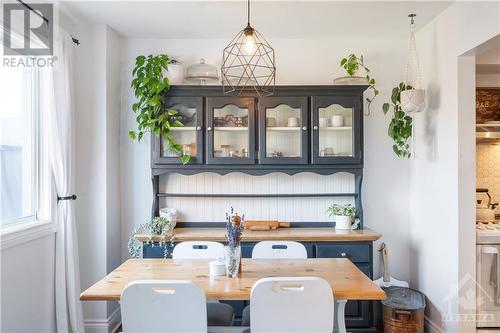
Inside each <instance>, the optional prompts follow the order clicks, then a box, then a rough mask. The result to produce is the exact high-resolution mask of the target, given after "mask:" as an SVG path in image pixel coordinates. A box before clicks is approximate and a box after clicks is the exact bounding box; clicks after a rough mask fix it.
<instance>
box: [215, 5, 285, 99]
mask: <svg viewBox="0 0 500 333" xmlns="http://www.w3.org/2000/svg"><path fill="white" fill-rule="evenodd" d="M247 16H248V22H247V26H246V27H245V28H244V29H243V30H241V31H240V32H238V34H237V35H236V36H235V37H234V38H233V39H232V40H231V42H230V43H229V44H228V45H227V46H226V47H225V48H224V51H223V55H222V66H221V73H222V90H223V92H224V94H240V93H241V92H242V91H244V90H246V91H248V90H254V91H255V92H256V93H257V94H258V95H259V96H261V95H263V96H269V95H272V94H273V93H274V85H275V82H276V66H275V59H274V49H273V48H272V47H271V45H269V43H268V42H267V41H266V40H265V38H264V37H263V36H262V35H261V34H260V33H259V32H258V31H257V30H255V29H254V28H252V26H251V25H250V0H247Z"/></svg>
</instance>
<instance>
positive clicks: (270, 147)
mask: <svg viewBox="0 0 500 333" xmlns="http://www.w3.org/2000/svg"><path fill="white" fill-rule="evenodd" d="M301 124H302V119H301V110H300V109H299V108H292V107H290V106H288V105H285V104H280V105H278V106H277V107H274V108H266V157H275V158H279V157H301V151H302V142H301V141H302V140H301V137H302V135H301V134H302V132H301V131H302V127H301Z"/></svg>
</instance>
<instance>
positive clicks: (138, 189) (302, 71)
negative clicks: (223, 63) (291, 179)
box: [120, 38, 410, 279]
mask: <svg viewBox="0 0 500 333" xmlns="http://www.w3.org/2000/svg"><path fill="white" fill-rule="evenodd" d="M227 42H228V40H220V39H204V40H198V39H191V40H158V39H127V40H125V41H124V46H123V64H124V66H123V69H122V71H123V73H122V82H121V85H122V87H123V92H122V98H123V99H122V109H121V110H122V112H121V117H122V118H121V133H120V137H121V149H122V155H121V167H122V173H121V177H122V181H121V186H122V187H121V193H122V198H121V200H122V257H123V259H125V258H128V252H127V249H126V239H127V237H128V235H129V234H130V232H131V231H132V229H133V227H134V226H136V225H138V224H139V223H143V222H145V221H147V220H148V218H149V216H150V209H151V203H152V188H151V180H150V162H149V161H150V156H149V149H150V148H149V147H150V146H149V145H150V141H149V138H146V139H145V140H144V141H143V142H141V143H137V142H132V141H130V140H129V139H128V137H127V136H128V134H127V133H128V131H129V130H131V129H134V128H135V116H134V115H133V113H132V112H131V111H130V110H131V104H132V103H133V101H134V98H133V95H132V91H131V89H130V88H129V82H130V77H131V76H130V75H131V74H130V73H131V71H132V68H133V61H134V58H135V57H136V56H137V55H140V54H156V53H165V52H166V53H168V54H170V55H172V56H175V57H176V58H178V59H179V60H181V61H182V62H183V63H185V64H191V63H194V62H198V61H199V59H200V58H205V59H206V60H207V62H210V63H213V64H216V65H217V66H219V62H220V56H221V50H222V48H223V47H224V46H225V45H226V44H227ZM269 42H270V43H271V44H272V45H273V47H274V48H275V51H276V61H277V64H276V66H277V77H276V79H277V84H291V85H293V84H295V85H305V84H331V83H332V80H333V79H334V78H335V77H338V76H341V75H344V73H342V71H341V69H340V68H339V66H338V62H339V61H340V59H341V58H342V57H343V56H346V55H347V54H349V53H351V52H355V53H358V54H359V53H363V54H364V55H365V59H366V61H367V63H368V65H369V67H370V68H371V69H372V73H373V75H374V76H375V78H376V79H377V82H378V86H379V89H380V90H381V95H380V96H379V97H377V99H376V100H375V102H374V103H373V106H372V109H373V111H372V115H371V116H369V117H365V178H364V182H363V204H364V213H365V226H367V227H370V228H373V229H375V230H376V231H378V232H380V233H382V234H383V236H384V241H386V242H387V243H388V245H389V246H390V249H391V251H392V253H394V255H393V256H391V265H392V272H393V274H394V275H395V276H398V277H399V278H402V279H407V278H409V248H408V242H409V233H408V226H409V224H408V221H409V213H408V211H409V202H408V192H407V189H408V186H409V163H410V162H409V161H406V160H400V159H398V158H396V157H395V156H394V154H393V152H392V148H391V147H392V144H391V141H390V139H389V138H388V137H387V125H388V123H389V118H388V117H385V116H384V115H383V114H382V112H381V105H382V103H383V102H385V101H386V100H388V99H389V94H390V91H391V89H392V87H393V86H394V85H395V84H397V83H398V82H400V81H401V80H402V78H403V74H404V65H405V51H406V39H383V38H378V39H377V38H375V39H373V38H372V39H362V38H360V39H356V38H349V39H341V38H336V39H307V40H306V39H272V40H269ZM235 177H236V176H235ZM288 184H289V183H288ZM198 186H200V187H204V188H207V186H208V188H209V189H210V188H211V187H210V184H208V183H207V184H205V185H200V184H198ZM387 189H390V190H387ZM311 190H313V191H314V190H317V188H315V187H314V185H313V186H312V188H311ZM325 208H326V207H325ZM396 254H397V255H396ZM375 259H376V260H375V275H378V273H379V272H380V265H379V264H378V259H379V257H378V253H375Z"/></svg>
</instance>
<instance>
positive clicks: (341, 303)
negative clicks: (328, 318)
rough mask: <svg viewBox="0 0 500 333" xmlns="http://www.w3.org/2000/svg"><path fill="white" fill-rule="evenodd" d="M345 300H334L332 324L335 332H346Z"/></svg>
mask: <svg viewBox="0 0 500 333" xmlns="http://www.w3.org/2000/svg"><path fill="white" fill-rule="evenodd" d="M346 303H347V301H346V300H335V316H336V317H337V318H335V324H334V332H335V333H346V332H347V331H346V328H345V304H346Z"/></svg>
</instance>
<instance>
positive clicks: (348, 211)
mask: <svg viewBox="0 0 500 333" xmlns="http://www.w3.org/2000/svg"><path fill="white" fill-rule="evenodd" d="M327 211H328V212H329V213H330V216H335V215H337V216H349V217H350V218H351V222H352V226H351V229H353V230H356V229H357V228H358V226H359V218H358V216H357V215H358V210H357V209H356V207H354V206H353V205H351V204H345V205H337V204H333V205H331V206H330V207H328V210H327Z"/></svg>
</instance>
